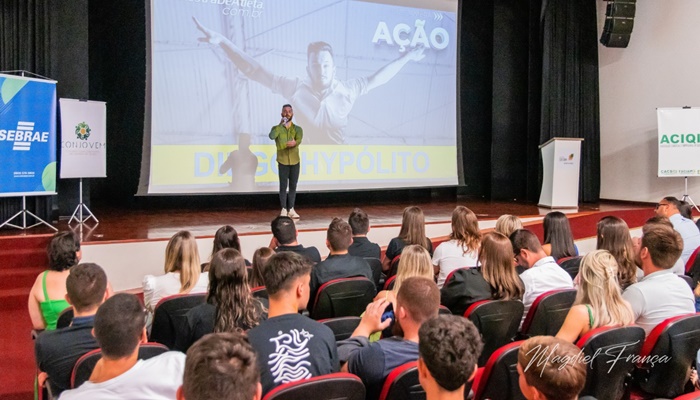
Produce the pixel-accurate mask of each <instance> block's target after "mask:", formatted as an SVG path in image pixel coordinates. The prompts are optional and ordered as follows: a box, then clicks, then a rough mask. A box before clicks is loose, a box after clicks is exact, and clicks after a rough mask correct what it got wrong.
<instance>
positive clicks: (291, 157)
mask: <svg viewBox="0 0 700 400" xmlns="http://www.w3.org/2000/svg"><path fill="white" fill-rule="evenodd" d="M269 136H270V139H272V140H274V141H275V144H276V145H277V162H278V163H280V164H282V165H296V164H299V161H300V160H299V145H300V144H301V139H302V138H303V137H304V130H303V129H301V126H298V125H295V124H294V123H292V124H291V125H289V128H287V127H286V126H284V125H275V126H273V127H272V130H270V135H269ZM290 140H296V142H297V145H296V146H294V147H287V142H288V141H290Z"/></svg>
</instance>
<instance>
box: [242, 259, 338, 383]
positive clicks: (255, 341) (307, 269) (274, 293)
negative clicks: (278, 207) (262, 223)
mask: <svg viewBox="0 0 700 400" xmlns="http://www.w3.org/2000/svg"><path fill="white" fill-rule="evenodd" d="M263 274H264V276H263V277H264V280H265V287H266V288H267V293H268V295H269V298H270V308H269V311H268V319H267V320H266V321H263V322H261V323H260V325H258V326H257V327H255V328H253V329H251V330H250V331H248V340H250V343H251V344H252V345H253V348H254V349H255V351H256V353H257V354H258V367H259V369H260V382H261V383H262V387H263V395H264V394H266V393H267V392H269V391H270V390H272V389H273V388H274V387H275V386H278V385H281V384H283V383H288V382H294V381H298V380H301V379H306V378H311V377H314V376H320V375H325V374H330V373H333V372H338V369H339V362H338V352H337V348H336V344H335V336H334V335H333V331H331V330H330V328H328V327H327V326H325V325H323V324H320V323H318V322H316V321H314V320H312V319H310V318H308V317H305V316H302V315H300V314H299V311H301V310H303V309H304V308H305V307H306V304H307V303H308V302H309V281H310V280H311V276H310V274H311V265H310V264H309V263H308V262H307V261H306V260H305V259H304V257H302V256H301V255H299V254H296V253H292V252H281V253H277V254H275V255H273V256H272V257H270V260H269V261H268V266H267V268H265V271H264V272H263Z"/></svg>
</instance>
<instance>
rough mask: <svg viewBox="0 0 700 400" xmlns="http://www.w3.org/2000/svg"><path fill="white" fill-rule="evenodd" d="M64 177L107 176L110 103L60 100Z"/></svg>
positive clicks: (62, 171) (62, 174)
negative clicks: (108, 111) (108, 106)
mask: <svg viewBox="0 0 700 400" xmlns="http://www.w3.org/2000/svg"><path fill="white" fill-rule="evenodd" d="M59 104H60V108H61V178H62V179H65V178H104V177H106V176H107V105H106V103H104V102H101V101H84V100H74V99H60V100H59Z"/></svg>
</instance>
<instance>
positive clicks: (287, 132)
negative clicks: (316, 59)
mask: <svg viewBox="0 0 700 400" xmlns="http://www.w3.org/2000/svg"><path fill="white" fill-rule="evenodd" d="M281 115H282V119H281V120H280V123H279V124H277V125H275V126H273V127H272V129H271V130H270V135H269V137H270V139H272V140H274V141H275V145H276V147H277V168H278V169H279V174H278V175H279V179H280V205H281V206H282V212H280V215H281V216H283V217H290V218H299V214H297V212H296V211H294V201H295V200H296V197H297V182H298V181H299V166H300V161H301V160H300V159H299V145H300V144H301V139H302V138H303V137H304V130H303V129H301V127H300V126H299V125H296V124H294V123H293V122H292V118H293V117H294V110H293V109H292V106H291V105H289V104H285V105H283V106H282V114H281ZM287 184H289V194H287Z"/></svg>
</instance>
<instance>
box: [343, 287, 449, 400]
mask: <svg viewBox="0 0 700 400" xmlns="http://www.w3.org/2000/svg"><path fill="white" fill-rule="evenodd" d="M390 304H391V303H389V302H388V301H386V300H384V299H379V300H377V301H375V302H373V303H370V304H369V305H368V306H367V310H366V311H365V313H364V315H363V316H362V320H361V321H360V324H359V325H358V326H357V328H356V329H355V331H354V332H353V333H352V336H351V337H350V339H347V340H345V341H343V342H341V343H340V344H339V348H338V353H339V354H340V357H341V360H343V361H345V360H347V363H346V364H344V365H343V371H347V372H350V373H351V374H355V375H357V376H359V377H360V379H362V382H363V383H364V384H365V388H367V396H366V398H367V399H369V400H372V399H377V398H378V397H379V394H380V391H381V388H382V385H383V383H384V379H386V377H387V375H389V373H390V372H391V371H392V370H393V369H394V368H396V367H398V366H400V365H402V364H405V363H407V362H410V361H416V360H417V359H418V329H419V328H420V327H421V325H422V324H423V322H425V321H427V320H429V319H432V318H435V317H436V316H437V315H438V308H439V307H440V291H439V290H438V288H437V285H435V282H433V281H432V280H430V279H426V278H418V277H414V278H408V279H406V280H405V281H404V282H403V284H402V285H401V289H399V293H398V295H397V299H396V308H395V310H394V315H395V318H396V320H395V321H394V324H393V325H394V327H393V330H394V336H392V337H390V338H387V339H381V340H379V341H377V342H373V343H369V336H370V335H371V334H373V333H375V332H381V331H382V330H384V329H385V328H387V327H388V326H389V324H391V322H392V320H391V319H390V318H386V319H383V315H384V313H385V311H386V309H387V307H388V306H389V305H390Z"/></svg>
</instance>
